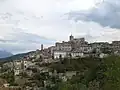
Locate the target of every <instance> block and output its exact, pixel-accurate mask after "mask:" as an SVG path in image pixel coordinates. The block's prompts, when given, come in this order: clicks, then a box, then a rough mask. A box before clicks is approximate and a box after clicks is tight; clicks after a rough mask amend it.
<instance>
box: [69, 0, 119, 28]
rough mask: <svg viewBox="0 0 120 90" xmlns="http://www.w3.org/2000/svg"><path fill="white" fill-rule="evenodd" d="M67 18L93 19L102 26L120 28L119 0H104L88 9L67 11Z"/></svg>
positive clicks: (77, 19)
mask: <svg viewBox="0 0 120 90" xmlns="http://www.w3.org/2000/svg"><path fill="white" fill-rule="evenodd" d="M69 18H70V19H74V20H75V21H79V20H83V21H93V22H97V23H99V24H100V25H102V26H103V27H106V26H109V27H111V28H118V29H119V28H120V23H119V22H120V0H105V1H104V2H103V3H101V4H100V5H98V7H97V8H93V9H91V10H90V11H75V12H70V13H69Z"/></svg>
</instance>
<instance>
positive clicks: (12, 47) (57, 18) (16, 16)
mask: <svg viewBox="0 0 120 90" xmlns="http://www.w3.org/2000/svg"><path fill="white" fill-rule="evenodd" d="M119 28H120V0H0V49H4V50H7V51H9V52H12V53H14V54H16V53H21V52H27V51H30V50H36V49H39V48H40V44H44V45H45V47H47V46H50V45H54V43H55V42H56V41H62V40H68V36H69V35H70V34H71V33H72V34H73V35H74V36H75V37H85V38H86V40H88V41H89V42H93V41H109V42H111V41H112V40H120V30H119Z"/></svg>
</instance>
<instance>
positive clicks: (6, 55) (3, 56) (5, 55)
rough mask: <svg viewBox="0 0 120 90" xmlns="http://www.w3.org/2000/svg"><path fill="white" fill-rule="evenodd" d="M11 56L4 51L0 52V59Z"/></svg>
mask: <svg viewBox="0 0 120 90" xmlns="http://www.w3.org/2000/svg"><path fill="white" fill-rule="evenodd" d="M12 55H13V54H12V53H10V52H7V51H5V50H0V58H6V57H10V56H12Z"/></svg>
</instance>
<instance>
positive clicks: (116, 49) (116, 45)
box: [112, 41, 120, 53]
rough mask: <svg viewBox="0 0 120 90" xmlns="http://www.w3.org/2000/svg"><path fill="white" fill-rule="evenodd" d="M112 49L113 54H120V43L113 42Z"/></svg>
mask: <svg viewBox="0 0 120 90" xmlns="http://www.w3.org/2000/svg"><path fill="white" fill-rule="evenodd" d="M112 48H113V52H118V53H120V41H113V42H112Z"/></svg>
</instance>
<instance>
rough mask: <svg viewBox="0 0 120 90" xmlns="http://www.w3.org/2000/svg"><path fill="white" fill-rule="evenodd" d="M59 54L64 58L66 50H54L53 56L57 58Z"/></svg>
mask: <svg viewBox="0 0 120 90" xmlns="http://www.w3.org/2000/svg"><path fill="white" fill-rule="evenodd" d="M60 55H61V57H62V58H65V57H66V56H67V52H65V51H54V58H55V59H57V58H59V57H60Z"/></svg>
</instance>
